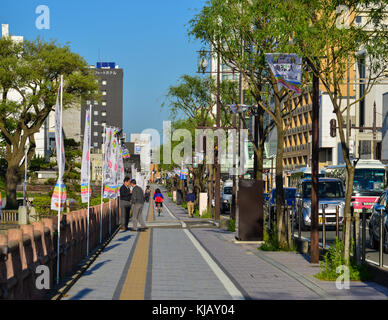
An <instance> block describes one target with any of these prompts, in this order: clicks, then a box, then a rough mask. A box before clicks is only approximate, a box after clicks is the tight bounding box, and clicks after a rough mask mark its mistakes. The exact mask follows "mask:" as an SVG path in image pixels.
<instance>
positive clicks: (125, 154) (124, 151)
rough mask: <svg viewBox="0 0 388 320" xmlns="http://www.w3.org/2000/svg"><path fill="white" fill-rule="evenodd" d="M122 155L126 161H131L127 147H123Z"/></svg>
mask: <svg viewBox="0 0 388 320" xmlns="http://www.w3.org/2000/svg"><path fill="white" fill-rule="evenodd" d="M121 150H122V155H123V158H124V159H129V158H130V157H131V155H130V154H129V151H128V149H127V148H126V147H125V145H123V144H122V145H121Z"/></svg>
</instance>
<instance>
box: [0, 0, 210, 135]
mask: <svg viewBox="0 0 388 320" xmlns="http://www.w3.org/2000/svg"><path fill="white" fill-rule="evenodd" d="M204 3H205V0H163V1H161V0H148V1H144V0H143V1H139V0H111V1H101V0H95V1H91V0H77V1H75V0H64V1H59V0H46V1H43V0H40V1H32V0H18V1H11V0H1V1H0V24H9V33H10V35H15V36H24V38H25V39H27V40H34V39H36V38H37V37H38V36H39V37H41V38H43V39H44V40H50V39H55V40H57V42H58V43H60V44H66V43H68V44H69V45H70V47H71V50H72V51H73V52H76V53H78V54H80V55H81V56H83V57H84V58H85V60H86V61H87V62H88V64H89V65H95V64H96V62H97V61H106V62H116V64H118V65H119V67H120V68H123V69H124V97H123V127H124V132H125V133H126V134H127V136H128V140H129V134H130V133H140V132H141V131H142V130H144V129H147V128H154V129H157V130H159V131H160V132H161V130H162V128H163V120H168V118H169V110H168V108H167V107H164V108H162V107H161V104H162V103H163V102H165V100H166V98H165V96H166V93H167V90H168V87H169V86H171V85H175V84H177V81H178V80H179V77H180V76H182V75H183V74H190V75H195V74H196V70H197V61H198V58H197V55H198V53H197V51H198V50H200V49H201V48H202V47H203V46H202V44H201V43H200V42H199V41H197V40H195V39H190V38H189V36H188V35H187V33H188V22H189V20H190V19H191V18H193V17H194V15H195V14H196V13H198V12H199V10H200V9H201V8H202V6H203V5H204ZM40 5H45V6H47V7H48V8H49V10H50V28H49V29H48V30H46V29H38V28H37V27H36V20H37V19H38V18H39V16H40V14H41V12H38V13H36V9H37V7H38V6H40Z"/></svg>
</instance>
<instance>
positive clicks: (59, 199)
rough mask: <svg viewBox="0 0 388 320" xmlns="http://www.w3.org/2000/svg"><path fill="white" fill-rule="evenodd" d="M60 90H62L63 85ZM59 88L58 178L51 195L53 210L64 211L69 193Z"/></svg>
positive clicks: (56, 140)
mask: <svg viewBox="0 0 388 320" xmlns="http://www.w3.org/2000/svg"><path fill="white" fill-rule="evenodd" d="M59 90H61V87H60V88H59ZM59 90H58V95H57V102H56V104H55V144H56V152H57V164H58V180H57V183H56V185H55V188H54V192H53V195H52V197H51V210H61V211H63V209H64V207H65V204H66V198H67V194H66V186H65V185H64V183H63V174H64V172H65V149H64V143H63V140H64V139H63V132H62V121H61V117H62V110H61V106H60V105H59Z"/></svg>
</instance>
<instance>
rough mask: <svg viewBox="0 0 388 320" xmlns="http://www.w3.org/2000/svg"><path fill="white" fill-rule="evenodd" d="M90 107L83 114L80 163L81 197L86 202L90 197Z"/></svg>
mask: <svg viewBox="0 0 388 320" xmlns="http://www.w3.org/2000/svg"><path fill="white" fill-rule="evenodd" d="M90 139H91V126H90V109H89V110H86V116H85V131H84V145H83V150H82V165H81V199H82V202H83V203H86V202H88V201H89V199H90V193H91V188H90V186H89V176H90Z"/></svg>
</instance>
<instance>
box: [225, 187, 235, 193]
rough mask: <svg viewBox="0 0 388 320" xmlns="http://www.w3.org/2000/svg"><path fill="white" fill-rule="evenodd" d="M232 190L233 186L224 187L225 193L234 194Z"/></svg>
mask: <svg viewBox="0 0 388 320" xmlns="http://www.w3.org/2000/svg"><path fill="white" fill-rule="evenodd" d="M232 190H233V188H232V187H225V188H224V194H232Z"/></svg>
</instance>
